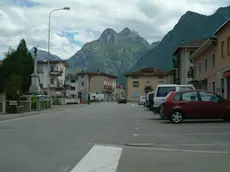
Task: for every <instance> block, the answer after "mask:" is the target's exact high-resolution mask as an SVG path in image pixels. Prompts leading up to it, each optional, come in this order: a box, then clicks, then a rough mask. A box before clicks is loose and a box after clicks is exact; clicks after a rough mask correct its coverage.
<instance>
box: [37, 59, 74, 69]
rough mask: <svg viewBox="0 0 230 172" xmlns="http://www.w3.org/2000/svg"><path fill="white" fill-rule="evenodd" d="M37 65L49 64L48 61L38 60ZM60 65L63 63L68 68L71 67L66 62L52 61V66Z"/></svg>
mask: <svg viewBox="0 0 230 172" xmlns="http://www.w3.org/2000/svg"><path fill="white" fill-rule="evenodd" d="M37 63H39V64H46V63H48V60H38V61H37ZM58 63H63V64H64V65H65V66H66V67H69V64H68V62H67V61H66V60H50V64H58Z"/></svg>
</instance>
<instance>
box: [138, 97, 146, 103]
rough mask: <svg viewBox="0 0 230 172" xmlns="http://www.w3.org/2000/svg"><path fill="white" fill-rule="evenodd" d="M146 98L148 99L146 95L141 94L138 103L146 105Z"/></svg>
mask: <svg viewBox="0 0 230 172" xmlns="http://www.w3.org/2000/svg"><path fill="white" fill-rule="evenodd" d="M145 99H146V97H145V96H141V97H140V98H139V100H138V104H139V105H145Z"/></svg>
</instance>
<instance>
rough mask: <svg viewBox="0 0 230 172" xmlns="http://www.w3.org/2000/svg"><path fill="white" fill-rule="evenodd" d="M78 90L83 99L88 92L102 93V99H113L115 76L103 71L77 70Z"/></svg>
mask: <svg viewBox="0 0 230 172" xmlns="http://www.w3.org/2000/svg"><path fill="white" fill-rule="evenodd" d="M77 74H78V76H79V77H78V82H79V91H80V92H81V94H82V98H83V99H87V96H88V93H90V94H104V101H114V100H115V89H116V79H117V77H116V76H114V75H111V74H107V73H104V72H99V71H97V72H84V71H82V72H79V73H77Z"/></svg>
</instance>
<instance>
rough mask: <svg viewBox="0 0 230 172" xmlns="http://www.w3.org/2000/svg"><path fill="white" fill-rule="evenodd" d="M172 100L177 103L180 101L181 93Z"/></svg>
mask: <svg viewBox="0 0 230 172" xmlns="http://www.w3.org/2000/svg"><path fill="white" fill-rule="evenodd" d="M173 99H174V100H177V101H179V100H180V99H181V93H177V94H176V95H174V97H173Z"/></svg>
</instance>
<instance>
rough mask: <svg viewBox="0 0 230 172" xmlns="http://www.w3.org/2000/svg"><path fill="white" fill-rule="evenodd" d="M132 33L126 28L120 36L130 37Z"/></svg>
mask: <svg viewBox="0 0 230 172" xmlns="http://www.w3.org/2000/svg"><path fill="white" fill-rule="evenodd" d="M131 33H132V31H131V30H130V29H129V28H128V27H125V28H124V29H123V30H122V31H121V32H120V33H119V35H121V36H123V35H130V34H131Z"/></svg>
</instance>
